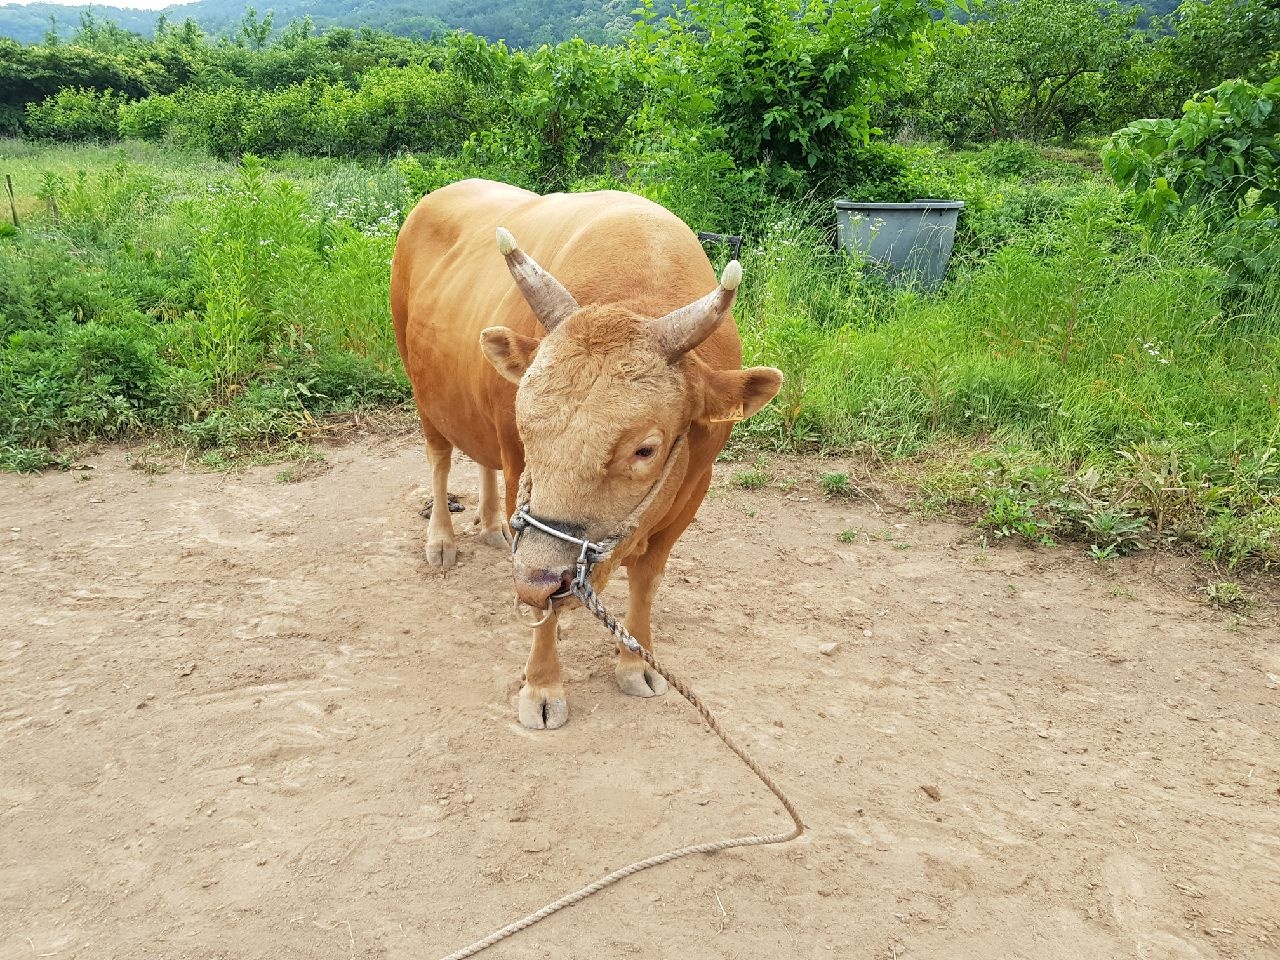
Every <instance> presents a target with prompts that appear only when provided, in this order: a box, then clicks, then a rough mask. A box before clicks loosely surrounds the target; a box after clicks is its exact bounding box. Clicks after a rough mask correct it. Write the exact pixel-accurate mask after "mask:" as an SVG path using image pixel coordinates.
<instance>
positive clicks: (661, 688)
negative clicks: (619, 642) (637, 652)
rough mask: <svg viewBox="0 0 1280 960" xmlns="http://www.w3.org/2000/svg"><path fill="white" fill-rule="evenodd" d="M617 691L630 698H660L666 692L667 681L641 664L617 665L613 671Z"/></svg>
mask: <svg viewBox="0 0 1280 960" xmlns="http://www.w3.org/2000/svg"><path fill="white" fill-rule="evenodd" d="M613 675H614V678H615V679H617V681H618V689H619V690H621V691H622V692H623V693H625V694H627V695H628V696H631V697H660V696H662V695H663V694H664V693H666V692H667V681H666V680H664V679H662V677H661V676H660V675H659V674H658V673H656V672H655V671H654V670H651V669H650V668H649V667H646V666H644V665H643V664H639V665H632V664H622V663H620V664H618V666H617V668H616V669H615V670H614V671H613Z"/></svg>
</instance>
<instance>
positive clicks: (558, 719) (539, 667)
mask: <svg viewBox="0 0 1280 960" xmlns="http://www.w3.org/2000/svg"><path fill="white" fill-rule="evenodd" d="M557 619H559V618H558V617H557V615H556V614H554V613H553V614H551V616H549V617H548V618H547V621H546V622H545V623H542V624H540V625H538V626H536V627H534V628H533V648H532V649H531V650H530V651H529V661H528V663H526V664H525V667H524V687H522V688H521V690H520V700H519V704H518V706H517V710H518V712H519V714H520V723H521V725H523V726H526V727H528V728H529V729H530V730H554V729H555V728H556V727H562V726H564V723H565V721H566V720H568V719H569V703H568V701H567V700H565V698H564V684H563V682H562V681H561V679H560V654H559V652H558V651H557V650H556V640H557V638H558V630H559V628H558V627H557V626H556V620H557Z"/></svg>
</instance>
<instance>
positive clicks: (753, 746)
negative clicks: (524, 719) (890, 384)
mask: <svg viewBox="0 0 1280 960" xmlns="http://www.w3.org/2000/svg"><path fill="white" fill-rule="evenodd" d="M326 457H327V469H322V470H319V471H316V472H315V473H314V475H311V476H306V477H304V478H303V479H300V480H297V482H291V483H281V482H277V474H278V473H280V472H281V470H282V469H289V468H282V467H279V466H276V467H262V468H255V469H251V470H249V471H247V472H244V473H241V474H238V475H225V474H211V473H202V472H194V471H192V472H187V471H183V470H180V469H179V470H174V471H171V472H168V473H165V474H162V475H152V474H151V473H150V472H148V471H146V470H138V469H131V467H133V466H137V465H139V462H140V461H139V459H138V457H137V453H136V451H135V453H134V454H133V455H131V454H130V453H129V452H128V451H123V450H105V451H102V452H101V453H100V454H99V455H96V456H94V457H93V458H92V459H91V461H90V462H92V463H93V464H94V465H95V467H96V469H94V470H92V471H85V472H72V473H62V474H50V475H45V476H40V477H34V478H19V477H14V476H0V569H2V570H3V575H2V579H0V610H2V611H3V618H2V621H3V623H4V629H3V633H0V694H2V696H0V770H2V772H0V957H3V958H6V960H8V958H33V957H34V958H40V957H60V958H67V957H81V958H94V960H98V958H142V957H147V958H166V960H177V958H215V957H219V958H221V957H225V958H258V957H263V958H266V957H271V958H281V957H283V958H295V957H297V958H313V957H314V958H329V957H332V958H349V957H361V958H366V957H396V958H401V957H403V958H426V960H431V958H433V957H438V956H442V955H444V954H446V953H449V952H451V951H452V950H454V949H457V948H458V947H460V946H463V945H465V944H467V943H470V942H471V941H472V940H474V939H477V938H479V937H481V936H483V935H485V934H487V933H489V932H490V931H492V930H493V929H495V928H496V927H498V926H500V925H502V924H504V923H506V922H508V921H509V920H512V919H514V918H516V917H517V916H520V915H523V914H524V913H526V912H527V911H529V910H532V909H534V908H536V907H538V906H541V905H542V904H543V903H544V902H546V901H548V900H550V899H552V898H554V897H557V896H559V895H560V894H562V893H564V892H566V891H568V890H570V889H573V888H576V887H577V886H579V885H580V884H583V883H585V882H588V881H590V880H592V879H595V878H596V877H597V876H599V875H601V874H603V873H605V872H607V871H608V870H610V869H613V868H614V867H616V866H618V865H620V864H623V863H627V862H630V861H631V860H634V859H637V858H639V857H641V856H647V855H649V854H651V853H655V852H658V851H660V850H664V849H666V848H668V847H671V846H676V845H682V844H685V843H690V842H694V841H700V840H706V839H718V838H720V837H724V836H731V835H736V834H740V833H749V832H755V831H759V832H773V831H775V830H782V829H785V827H786V818H785V816H784V815H783V813H782V811H781V809H780V808H779V807H778V805H777V803H776V802H775V801H774V800H773V799H772V798H771V797H769V796H768V794H767V793H766V791H765V790H764V789H763V788H762V787H761V786H760V785H759V784H757V783H755V782H754V781H753V779H752V777H751V775H750V774H749V773H748V772H747V771H746V770H745V769H744V768H743V767H742V766H741V765H740V764H739V763H738V761H737V760H736V759H735V758H734V757H733V756H732V755H731V754H729V752H728V751H727V750H725V749H724V747H723V746H722V745H721V744H720V743H719V741H717V740H716V739H715V738H714V736H713V735H711V734H709V733H708V732H706V731H705V730H704V729H703V727H702V726H701V725H700V722H699V721H698V718H697V716H696V715H695V714H694V712H693V711H692V709H691V708H689V706H688V705H687V704H685V703H684V702H683V701H682V700H681V699H680V698H679V696H678V695H677V694H676V693H675V692H674V691H672V692H670V693H668V694H667V695H666V696H665V697H663V698H661V699H659V700H650V701H641V700H637V699H634V698H630V697H625V696H623V695H621V694H620V693H619V692H618V691H617V690H616V688H615V687H614V683H613V670H612V654H611V652H610V648H609V644H608V643H607V642H606V637H605V634H604V633H603V631H602V630H601V629H600V628H599V627H598V625H596V624H595V623H594V622H592V621H590V620H589V619H588V618H587V617H586V615H585V614H583V613H581V612H578V613H575V614H573V615H571V616H570V617H568V618H567V620H568V622H567V624H566V631H565V637H564V639H563V641H562V647H563V651H564V659H565V666H566V684H567V690H568V694H569V701H570V711H571V715H570V721H569V724H568V726H566V727H565V728H563V729H561V730H558V731H552V732H538V733H534V732H531V731H526V730H524V729H522V728H521V727H520V726H519V725H518V724H517V723H516V719H515V706H514V699H515V695H516V692H517V690H518V688H519V676H520V669H521V666H522V664H523V662H524V658H525V655H526V652H527V647H528V638H527V631H526V630H525V629H524V628H523V627H522V626H520V624H519V623H518V622H517V621H516V620H515V619H514V616H513V614H512V612H511V596H512V592H511V588H510V581H509V578H508V573H507V565H506V559H505V557H503V556H502V555H501V554H500V553H499V552H497V551H494V550H492V549H491V548H486V547H481V548H478V549H477V548H473V547H472V541H470V540H468V539H465V538H464V539H462V540H460V547H461V548H462V554H461V560H460V565H459V566H458V567H457V568H456V569H454V570H453V571H451V572H450V573H449V574H448V575H447V576H440V575H435V574H433V573H431V572H430V571H429V569H428V568H427V566H426V564H425V562H424V560H423V558H422V547H423V544H424V541H425V535H426V524H425V522H424V521H423V520H422V518H421V517H420V516H419V515H418V510H419V508H420V507H421V505H422V500H423V497H424V495H425V484H426V481H427V473H426V467H425V463H424V459H423V456H422V453H421V448H420V446H419V445H418V443H417V442H416V441H415V440H414V439H413V438H412V437H410V436H400V437H398V438H395V439H387V438H382V439H373V440H364V441H361V442H358V443H353V444H351V445H348V446H344V447H339V448H334V449H331V450H328V451H327V452H326ZM787 469H788V470H790V471H792V472H793V473H794V474H795V475H796V476H799V477H801V478H802V479H805V478H806V477H808V478H810V479H808V480H807V482H803V483H801V484H800V485H799V486H798V487H796V488H795V489H792V490H791V491H789V492H783V491H781V490H779V489H776V488H771V489H766V490H762V491H756V492H747V491H742V490H737V489H733V488H731V487H729V486H728V485H727V484H725V483H724V477H723V476H722V478H721V481H720V482H719V483H718V485H717V487H716V488H715V489H714V490H713V495H712V497H711V498H710V499H708V501H707V503H706V504H705V505H704V507H703V510H702V513H701V514H700V516H699V518H698V521H697V522H696V523H695V525H694V526H693V527H692V528H691V529H690V531H689V532H688V534H686V536H685V538H684V539H683V540H682V541H681V543H680V544H679V545H678V547H677V550H676V554H675V557H674V558H673V561H672V563H671V566H670V569H669V571H668V577H667V582H666V585H665V586H664V588H663V591H662V593H661V594H660V596H659V601H658V604H657V611H656V625H657V631H658V634H659V637H660V639H659V644H660V647H659V651H660V654H661V655H662V657H663V658H664V660H665V661H666V662H667V663H668V665H669V666H670V667H671V668H673V669H674V670H676V671H677V672H678V673H679V674H681V675H682V676H684V677H686V678H688V679H689V680H690V682H691V683H692V685H693V686H694V688H695V689H697V690H698V691H699V692H700V693H701V694H703V695H704V697H705V698H706V700H707V701H708V703H709V704H710V705H711V706H712V708H713V709H715V710H717V711H718V712H719V714H720V716H721V718H722V720H723V722H724V724H725V725H726V727H727V728H728V729H729V730H730V731H731V732H733V733H734V734H735V735H737V736H738V737H739V738H740V740H741V741H742V742H743V743H744V744H745V745H746V746H747V748H748V749H749V750H751V751H752V752H753V753H754V755H755V756H756V757H757V759H759V760H760V761H761V762H762V763H763V764H764V765H765V766H766V767H767V768H768V769H769V770H771V771H772V772H773V773H774V774H775V775H776V777H777V778H778V780H779V781H780V782H781V783H782V785H783V787H784V789H786V790H787V791H788V792H789V793H790V794H791V795H792V796H793V798H794V799H795V801H796V803H797V804H798V805H799V807H800V809H801V811H802V813H803V814H804V816H805V817H806V819H807V821H808V824H809V832H808V834H807V835H806V836H805V837H804V838H803V839H802V840H800V841H798V842H796V843H794V844H791V845H789V846H786V847H764V848H754V849H746V850H740V851H731V852H727V853H721V854H715V855H709V856H708V855H703V856H699V857H695V858H691V859H686V860H682V861H680V862H678V863H675V864H670V865H666V866H663V867H660V868H658V869H656V870H653V871H650V872H648V873H645V874H642V875H640V876H638V877H635V878H632V879H629V880H627V881H624V882H623V883H622V884H620V885H618V886H616V887H613V888H612V889H610V890H608V891H606V892H604V893H602V894H600V895H598V896H596V897H595V898H593V899H591V900H589V901H587V902H586V903H584V904H582V905H580V906H578V907H575V908H573V909H571V910H568V911H565V912H563V913H560V914H558V915H556V916H555V917H553V918H551V919H549V920H547V921H545V922H544V923H543V924H541V925H539V926H537V927H535V928H534V929H532V930H529V931H526V932H524V933H522V934H519V935H518V936H517V937H515V938H514V939H512V940H508V941H506V942H505V943H503V944H501V945H499V946H498V947H495V948H493V949H492V950H491V951H490V952H489V953H487V954H485V956H487V957H493V958H495V960H496V958H499V957H546V956H556V957H564V958H584V960H585V958H615V957H617V958H629V957H671V958H676V957H680V958H709V957H731V958H762V960H779V958H789V957H804V958H825V957H831V958H835V957H840V958H848V957H855V958H863V957H865V958H884V960H893V958H911V957H918V958H948V960H952V958H955V960H979V958H981V960H990V958H1035V960H1049V958H1063V960H1066V958H1072V960H1076V958H1082V957H1084V958H1110V957H1116V958H1121V957H1123V958H1130V957H1147V958H1159V960H1164V958H1174V960H1177V958H1210V957H1213V958H1218V957H1222V958H1276V957H1280V740H1278V736H1280V631H1278V630H1277V627H1276V620H1275V617H1274V607H1273V606H1271V605H1269V603H1268V602H1267V601H1266V598H1265V597H1263V598H1260V601H1259V603H1258V605H1257V606H1255V607H1254V608H1253V609H1252V610H1250V611H1249V612H1248V613H1247V614H1246V615H1241V614H1233V613H1228V612H1222V611H1218V610H1214V609H1212V608H1210V607H1208V606H1207V605H1205V604H1204V603H1202V602H1199V601H1198V600H1196V599H1195V598H1194V595H1193V592H1192V590H1191V585H1192V580H1191V575H1190V574H1189V573H1188V569H1187V567H1186V566H1185V565H1180V564H1179V563H1178V562H1177V561H1169V560H1162V561H1160V562H1158V563H1156V562H1154V561H1153V560H1152V559H1150V558H1147V557H1143V558H1139V559H1137V560H1129V561H1122V562H1117V563H1112V564H1108V565H1105V566H1099V565H1096V564H1094V563H1092V562H1091V561H1089V560H1087V559H1084V558H1082V557H1081V556H1080V551H1079V550H1078V549H1058V550H1037V551H1032V550H1025V549H1020V548H1016V547H1008V546H1001V547H999V548H994V547H993V548H990V549H988V548H986V547H984V546H983V544H982V543H981V541H980V539H979V538H978V537H977V535H976V534H975V533H974V531H973V530H972V529H969V528H965V527H962V526H956V525H950V524H946V523H937V522H922V521H920V520H918V519H916V518H914V517H913V516H912V515H910V514H909V513H907V512H905V511H903V510H901V509H897V508H894V507H891V506H890V505H889V503H888V500H891V499H892V495H891V492H890V493H885V492H884V491H880V492H877V491H868V495H867V496H864V497H860V498H858V499H857V500H856V501H854V502H843V503H831V502H827V501H825V500H823V499H822V497H821V495H820V494H819V493H818V492H817V490H816V487H815V486H814V484H813V483H812V480H811V477H812V475H813V474H814V473H816V472H817V471H818V470H819V469H831V467H830V466H829V465H820V464H818V463H816V462H814V463H808V464H805V463H804V462H799V463H793V464H790V465H788V467H787ZM727 470H728V468H726V472H725V476H727ZM455 478H456V480H455V482H456V492H457V493H458V494H459V495H460V498H461V500H462V502H463V503H464V504H466V505H467V506H468V507H472V508H473V507H474V504H475V494H476V490H475V482H476V480H475V473H474V469H473V468H470V467H469V466H468V465H463V466H461V467H460V468H459V469H458V470H457V471H455ZM873 500H874V501H876V503H874V504H873V502H872V501H873ZM877 506H878V507H879V508H880V509H877ZM472 515H473V511H469V512H467V513H463V514H457V515H455V522H456V523H457V525H458V528H459V530H460V531H462V530H464V529H465V524H466V523H467V522H468V521H469V520H470V517H471V516H472ZM846 529H854V530H856V531H858V533H857V537H856V541H855V542H853V543H848V544H845V543H841V542H839V541H838V540H837V537H836V535H837V533H839V532H840V531H841V530H846ZM621 596H622V584H621V583H615V585H613V586H612V587H611V588H610V590H609V592H608V593H607V594H606V597H605V599H606V600H610V599H611V598H613V605H614V606H615V608H619V609H620V608H622V606H624V605H623V603H622V600H621ZM829 643H835V644H837V646H836V649H835V650H834V651H830V652H828V653H825V654H824V653H823V652H821V651H820V649H819V648H820V647H823V645H825V644H829ZM925 788H928V789H927V790H926V789H925Z"/></svg>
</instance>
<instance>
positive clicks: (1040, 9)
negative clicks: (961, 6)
mask: <svg viewBox="0 0 1280 960" xmlns="http://www.w3.org/2000/svg"><path fill="white" fill-rule="evenodd" d="M1136 19H1137V10H1136V9H1133V8H1128V9H1126V8H1124V7H1122V6H1121V5H1120V4H1119V3H1118V2H1115V0H1108V2H1099V0H992V2H991V3H988V4H985V5H983V6H981V7H979V8H978V9H977V10H976V11H975V13H974V14H973V15H972V17H970V19H969V20H968V22H967V23H966V24H963V25H960V24H956V25H952V26H951V28H950V29H948V30H946V31H944V32H942V33H941V34H940V36H939V42H938V47H937V73H936V75H935V78H934V80H935V83H936V85H937V87H938V90H939V99H941V100H943V101H944V103H945V105H946V107H948V108H949V109H951V110H958V111H963V110H964V108H965V105H966V104H972V105H973V107H974V109H975V110H976V111H977V113H978V115H979V116H981V117H982V119H983V121H984V122H985V124H986V125H987V130H988V131H989V132H990V133H991V134H992V135H994V136H997V137H1026V138H1028V139H1031V140H1043V139H1045V138H1046V137H1048V136H1051V135H1053V134H1055V133H1058V134H1060V133H1064V132H1074V131H1075V130H1076V129H1078V128H1079V127H1080V126H1081V125H1082V124H1084V123H1086V122H1087V121H1088V120H1090V119H1092V118H1093V117H1096V116H1098V114H1099V112H1100V109H1099V108H1100V104H1098V95H1097V93H1096V84H1098V83H1099V82H1100V81H1101V79H1102V78H1103V77H1104V76H1105V75H1106V74H1107V73H1108V72H1111V71H1115V70H1117V69H1120V68H1122V67H1123V66H1124V65H1125V64H1126V63H1127V62H1128V61H1129V59H1130V58H1131V57H1132V54H1133V50H1132V47H1131V45H1130V40H1129V36H1130V31H1131V30H1132V28H1133V26H1134V23H1135V22H1136ZM1090 85H1094V86H1095V92H1094V93H1092V94H1089V93H1087V92H1086V89H1087V88H1088V87H1089V86H1090ZM1090 103H1092V104H1094V109H1092V110H1090V109H1087V108H1088V107H1089V105H1090Z"/></svg>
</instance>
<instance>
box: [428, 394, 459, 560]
mask: <svg viewBox="0 0 1280 960" xmlns="http://www.w3.org/2000/svg"><path fill="white" fill-rule="evenodd" d="M422 433H423V435H424V436H425V437H426V439H427V461H428V462H429V463H430V464H431V497H432V502H431V520H430V521H428V523H427V550H426V553H427V563H429V564H431V566H433V567H439V568H440V569H442V570H448V569H449V568H450V567H452V566H453V565H454V564H455V563H456V562H457V560H458V547H457V542H456V541H455V540H454V538H453V517H452V516H451V515H450V514H449V469H450V468H451V467H452V466H453V444H451V443H450V442H449V441H448V440H446V439H445V438H444V436H443V435H441V433H440V431H439V430H437V429H436V428H435V427H433V426H432V425H431V423H430V422H429V421H428V420H427V419H426V418H425V417H423V418H422Z"/></svg>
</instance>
